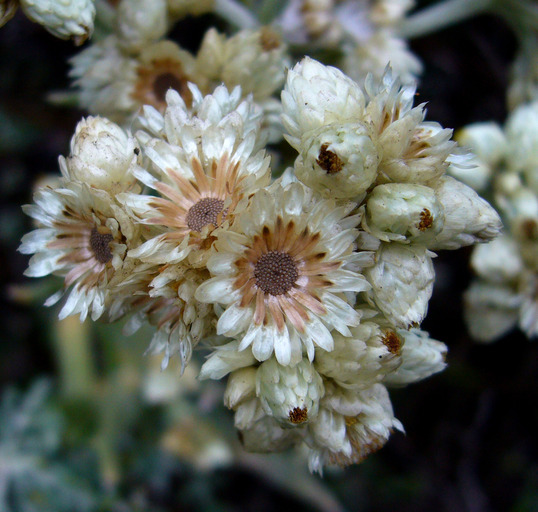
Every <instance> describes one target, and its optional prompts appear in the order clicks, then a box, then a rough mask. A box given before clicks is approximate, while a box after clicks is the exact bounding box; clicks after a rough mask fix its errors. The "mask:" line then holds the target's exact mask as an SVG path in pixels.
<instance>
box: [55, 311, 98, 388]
mask: <svg viewBox="0 0 538 512" xmlns="http://www.w3.org/2000/svg"><path fill="white" fill-rule="evenodd" d="M54 331H55V332H54V334H55V336H54V342H55V344H56V350H55V352H56V357H57V360H58V366H59V373H60V379H61V380H60V382H61V390H62V393H63V395H64V396H65V397H68V398H75V397H77V398H79V397H88V396H90V395H91V394H92V393H93V391H94V388H95V383H96V377H95V366H94V361H93V355H92V353H91V346H90V344H91V341H90V326H89V323H88V322H85V323H80V320H79V319H78V318H77V317H74V316H70V317H68V318H66V319H65V320H57V321H56V324H55V327H54Z"/></svg>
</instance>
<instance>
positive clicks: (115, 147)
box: [60, 116, 141, 194]
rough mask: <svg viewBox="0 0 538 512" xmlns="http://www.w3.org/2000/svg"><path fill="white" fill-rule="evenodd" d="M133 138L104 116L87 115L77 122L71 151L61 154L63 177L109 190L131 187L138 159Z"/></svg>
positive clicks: (117, 190) (122, 189) (114, 192)
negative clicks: (65, 154)
mask: <svg viewBox="0 0 538 512" xmlns="http://www.w3.org/2000/svg"><path fill="white" fill-rule="evenodd" d="M139 155H140V148H139V146H138V144H137V142H136V140H135V139H134V138H133V137H132V136H130V135H129V134H128V133H126V132H125V131H124V130H123V129H122V128H120V127H119V126H118V125H116V124H115V123H112V122H111V121H109V120H108V119H106V118H104V117H91V116H90V117H87V118H85V119H83V120H82V121H80V122H79V123H78V124H77V128H76V130H75V135H73V137H72V139H71V154H70V155H69V157H68V158H67V159H65V158H64V157H60V169H61V171H62V173H63V175H64V178H66V179H70V180H76V181H80V182H82V183H86V184H87V185H89V186H91V187H95V188H100V189H102V190H107V191H108V192H110V193H112V194H116V193H119V192H121V191H124V190H127V189H129V188H132V186H133V185H134V184H135V183H136V178H135V177H134V174H133V171H134V168H135V167H136V166H137V165H138V162H140V161H141V158H140V156H139Z"/></svg>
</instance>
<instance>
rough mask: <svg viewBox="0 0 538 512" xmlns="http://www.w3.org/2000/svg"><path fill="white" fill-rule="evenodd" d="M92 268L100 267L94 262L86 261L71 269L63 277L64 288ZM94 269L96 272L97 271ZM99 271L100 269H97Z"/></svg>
mask: <svg viewBox="0 0 538 512" xmlns="http://www.w3.org/2000/svg"><path fill="white" fill-rule="evenodd" d="M94 267H97V268H99V267H102V265H99V263H97V262H96V261H94V260H88V261H85V262H84V263H79V264H78V265H76V266H75V267H73V268H72V269H71V270H70V271H69V272H68V273H67V275H66V276H65V286H71V285H72V284H73V283H74V282H75V281H76V280H77V279H78V278H79V277H82V276H83V275H84V274H85V273H86V272H88V271H89V270H91V269H93V268H94ZM97 268H96V270H97ZM99 270H101V268H99Z"/></svg>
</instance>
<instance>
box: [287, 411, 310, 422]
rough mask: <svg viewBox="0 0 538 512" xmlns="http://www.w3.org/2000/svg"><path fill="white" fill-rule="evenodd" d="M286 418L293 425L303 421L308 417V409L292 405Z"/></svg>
mask: <svg viewBox="0 0 538 512" xmlns="http://www.w3.org/2000/svg"><path fill="white" fill-rule="evenodd" d="M288 419H289V420H290V421H291V422H292V423H293V424H295V425H299V424H300V423H304V422H305V421H306V420H307V419H308V411H307V410H306V407H303V408H302V409H299V407H294V408H293V410H291V411H290V413H289V415H288Z"/></svg>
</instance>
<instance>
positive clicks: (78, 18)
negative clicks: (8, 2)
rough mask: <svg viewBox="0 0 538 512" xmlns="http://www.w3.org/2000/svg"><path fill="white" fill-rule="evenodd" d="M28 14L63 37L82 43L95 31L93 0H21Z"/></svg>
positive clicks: (33, 19)
mask: <svg viewBox="0 0 538 512" xmlns="http://www.w3.org/2000/svg"><path fill="white" fill-rule="evenodd" d="M20 4H21V7H22V9H23V11H24V12H25V14H26V16H28V18H30V19H31V20H32V21H35V22H36V23H39V24H40V25H43V26H44V27H45V28H46V29H47V30H48V31H49V32H50V33H51V34H53V35H55V36H56V37H60V38H61V39H71V38H72V39H73V40H74V41H75V44H77V45H81V44H82V43H84V41H86V39H88V38H89V37H90V36H91V35H92V32H93V19H94V17H95V5H94V2H93V0H74V1H71V0H52V1H51V0H21V2H20Z"/></svg>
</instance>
